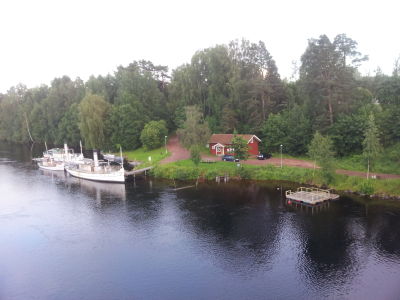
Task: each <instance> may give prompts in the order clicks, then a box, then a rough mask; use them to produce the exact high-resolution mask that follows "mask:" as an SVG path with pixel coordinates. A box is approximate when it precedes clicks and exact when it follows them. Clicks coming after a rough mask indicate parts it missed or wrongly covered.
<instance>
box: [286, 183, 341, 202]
mask: <svg viewBox="0 0 400 300" xmlns="http://www.w3.org/2000/svg"><path fill="white" fill-rule="evenodd" d="M285 194H286V198H287V199H290V200H292V201H295V202H298V203H304V204H309V205H316V204H319V203H322V202H325V201H328V200H335V199H338V198H339V195H337V194H333V193H331V191H330V190H323V189H318V188H307V187H299V188H298V189H297V190H296V191H295V192H293V191H291V190H288V191H286V192H285Z"/></svg>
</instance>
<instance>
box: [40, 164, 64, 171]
mask: <svg viewBox="0 0 400 300" xmlns="http://www.w3.org/2000/svg"><path fill="white" fill-rule="evenodd" d="M38 166H39V168H40V169H43V170H49V171H64V164H57V165H55V166H44V165H42V164H38Z"/></svg>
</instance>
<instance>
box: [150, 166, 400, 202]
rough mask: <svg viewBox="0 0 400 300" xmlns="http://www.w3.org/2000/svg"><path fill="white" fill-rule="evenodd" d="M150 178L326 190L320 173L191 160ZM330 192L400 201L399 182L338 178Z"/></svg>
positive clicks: (156, 169)
mask: <svg viewBox="0 0 400 300" xmlns="http://www.w3.org/2000/svg"><path fill="white" fill-rule="evenodd" d="M151 174H152V175H153V176H154V177H156V178H166V179H174V180H196V179H197V178H204V179H207V180H215V178H216V177H217V176H229V177H230V178H235V179H249V180H282V181H290V182H294V183H299V184H306V185H313V186H317V187H322V186H324V187H326V185H324V184H323V180H322V179H321V178H322V177H321V175H320V171H319V170H315V171H314V170H313V169H304V168H298V167H289V166H283V167H282V168H280V167H278V166H274V165H265V166H253V165H247V164H240V166H239V167H238V166H237V164H236V163H232V162H222V161H217V162H214V163H200V164H199V165H198V166H195V165H194V163H193V162H192V161H190V160H181V161H177V162H174V163H169V164H164V165H157V166H155V167H154V168H153V169H152V171H151ZM327 187H328V188H331V189H334V190H337V191H343V192H349V193H356V194H363V195H370V196H372V197H380V198H389V197H393V198H399V199H400V179H385V180H379V179H369V180H367V179H366V178H360V177H356V176H347V175H342V174H335V175H334V179H333V181H332V183H330V184H329V185H328V186H327Z"/></svg>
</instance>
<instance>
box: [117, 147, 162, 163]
mask: <svg viewBox="0 0 400 300" xmlns="http://www.w3.org/2000/svg"><path fill="white" fill-rule="evenodd" d="M123 155H124V157H127V158H128V159H129V160H134V161H140V162H142V163H143V164H146V165H147V164H154V163H158V162H159V161H160V160H162V159H164V158H166V157H168V156H169V155H170V153H169V152H168V153H167V154H166V153H165V148H164V147H161V148H158V149H153V150H149V151H146V150H145V149H144V148H139V149H136V150H133V151H128V152H123ZM149 156H150V157H151V162H150V161H149Z"/></svg>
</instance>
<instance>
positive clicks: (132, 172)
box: [125, 167, 153, 176]
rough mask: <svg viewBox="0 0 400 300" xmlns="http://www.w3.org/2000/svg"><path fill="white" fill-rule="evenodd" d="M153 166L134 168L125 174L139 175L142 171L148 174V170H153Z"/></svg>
mask: <svg viewBox="0 0 400 300" xmlns="http://www.w3.org/2000/svg"><path fill="white" fill-rule="evenodd" d="M152 168H153V167H147V168H141V169H133V170H132V171H125V176H130V175H138V174H141V173H144V174H145V175H146V172H147V171H149V170H151V169H152Z"/></svg>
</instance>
